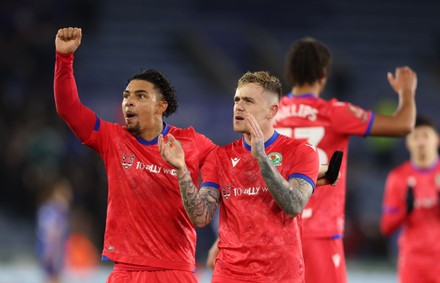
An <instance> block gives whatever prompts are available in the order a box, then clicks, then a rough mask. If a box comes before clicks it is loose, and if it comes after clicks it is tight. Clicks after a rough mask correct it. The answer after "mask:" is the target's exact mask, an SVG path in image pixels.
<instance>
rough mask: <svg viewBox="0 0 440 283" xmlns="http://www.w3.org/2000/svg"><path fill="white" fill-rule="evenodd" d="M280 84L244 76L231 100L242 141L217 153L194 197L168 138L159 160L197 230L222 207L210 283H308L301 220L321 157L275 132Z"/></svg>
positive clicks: (262, 75)
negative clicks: (168, 168)
mask: <svg viewBox="0 0 440 283" xmlns="http://www.w3.org/2000/svg"><path fill="white" fill-rule="evenodd" d="M281 95H282V92H281V83H280V82H279V80H278V79H277V78H276V77H273V76H270V75H269V74H268V73H266V72H255V73H250V72H248V73H246V74H244V75H243V76H242V77H241V78H240V80H239V81H238V86H237V89H236V92H235V96H234V117H233V119H234V120H233V128H234V131H236V132H238V133H243V137H242V138H241V139H239V140H237V141H234V142H232V143H230V144H228V145H226V146H222V147H219V148H217V149H216V150H214V151H213V152H212V153H211V154H210V155H209V156H208V158H207V160H206V162H205V164H204V166H203V169H202V178H203V183H202V185H201V189H200V190H197V188H196V187H195V186H194V184H193V181H192V178H191V177H190V172H191V170H190V169H189V168H188V167H187V165H186V164H185V159H184V157H185V154H186V153H187V152H186V151H184V150H182V148H181V147H180V145H179V143H178V142H177V141H176V139H174V137H172V136H171V135H169V141H168V143H167V144H165V143H164V141H163V138H162V137H160V138H159V147H160V149H161V153H162V156H163V157H164V159H165V160H167V161H168V162H169V163H170V164H172V165H173V166H174V167H175V168H176V170H177V176H178V178H179V185H180V190H181V193H182V199H183V202H184V204H185V208H186V211H187V212H188V214H189V216H190V218H191V220H192V221H193V223H194V224H195V225H196V226H197V227H203V226H205V225H207V224H208V223H209V222H210V221H211V219H212V217H213V215H214V213H215V211H216V209H217V206H218V204H219V203H220V226H219V244H218V247H219V249H220V251H219V254H218V256H217V260H216V264H215V269H214V274H213V277H212V282H217V283H220V282H225V283H226V282H228V283H230V282H235V283H238V282H304V261H303V256H302V248H301V218H300V217H297V216H298V215H299V214H300V213H301V211H302V210H303V208H304V206H305V204H306V203H307V201H308V199H309V198H310V195H311V194H312V191H313V189H314V187H315V184H316V180H317V176H318V170H319V163H318V161H319V160H318V154H317V153H316V149H315V148H314V147H313V146H311V145H310V144H309V143H307V142H305V141H298V140H294V139H290V138H287V137H285V136H282V135H279V134H278V133H277V132H276V131H275V130H274V128H273V119H274V117H275V115H276V113H277V111H278V106H279V101H280V97H281Z"/></svg>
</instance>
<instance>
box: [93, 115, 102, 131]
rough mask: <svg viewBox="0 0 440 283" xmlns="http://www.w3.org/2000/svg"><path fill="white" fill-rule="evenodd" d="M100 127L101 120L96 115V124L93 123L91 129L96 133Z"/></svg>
mask: <svg viewBox="0 0 440 283" xmlns="http://www.w3.org/2000/svg"><path fill="white" fill-rule="evenodd" d="M100 126H101V119H100V118H99V117H98V115H96V122H95V126H94V127H93V130H94V131H98V130H99V127H100Z"/></svg>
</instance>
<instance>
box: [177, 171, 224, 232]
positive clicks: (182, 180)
mask: <svg viewBox="0 0 440 283" xmlns="http://www.w3.org/2000/svg"><path fill="white" fill-rule="evenodd" d="M178 180H179V187H180V192H181V195H182V201H183V206H184V207H185V210H186V213H187V214H188V216H189V218H190V219H191V221H192V222H193V223H194V225H195V226H196V227H203V226H205V225H206V224H208V223H209V222H210V221H211V219H212V217H213V216H214V213H215V211H216V210H217V206H218V204H219V201H220V193H219V191H218V190H217V189H216V188H212V187H206V188H205V187H204V188H203V189H201V190H200V191H199V190H197V188H196V186H195V185H194V183H193V181H192V179H191V175H190V173H189V172H188V171H186V172H185V173H184V174H183V175H182V176H179V178H178Z"/></svg>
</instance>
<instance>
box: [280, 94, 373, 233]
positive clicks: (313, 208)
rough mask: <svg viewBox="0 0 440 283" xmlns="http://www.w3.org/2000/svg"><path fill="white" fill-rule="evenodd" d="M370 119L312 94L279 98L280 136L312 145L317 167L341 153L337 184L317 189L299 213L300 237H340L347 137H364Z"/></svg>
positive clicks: (349, 106) (343, 104)
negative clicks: (301, 231)
mask: <svg viewBox="0 0 440 283" xmlns="http://www.w3.org/2000/svg"><path fill="white" fill-rule="evenodd" d="M373 120H374V113H372V112H371V111H365V110H364V109H362V108H360V107H357V106H355V105H352V104H350V103H347V102H341V101H338V100H336V99H331V100H324V99H321V98H319V97H316V96H314V95H313V94H304V95H299V96H293V95H292V94H289V95H287V96H284V97H283V98H282V99H281V102H280V109H279V111H278V113H277V116H276V117H275V128H276V130H277V131H278V132H279V133H280V134H284V135H286V136H289V137H293V138H295V139H307V140H308V141H309V142H310V143H311V144H313V145H314V146H316V148H317V150H318V153H319V159H320V163H321V164H328V161H329V160H330V157H331V156H332V154H333V153H334V152H335V151H336V150H339V151H342V152H343V153H344V156H343V160H342V165H341V169H340V172H341V175H340V179H339V181H338V183H337V185H336V186H334V187H333V186H320V187H318V188H317V189H316V190H315V192H314V194H313V195H312V197H311V198H310V200H309V202H308V203H307V206H306V208H305V209H304V211H303V214H302V217H303V225H304V233H303V234H304V237H307V238H321V237H330V238H339V237H342V235H343V232H344V217H345V214H344V206H345V191H346V172H347V150H348V143H349V138H350V136H351V135H358V136H366V135H368V134H369V131H370V129H371V126H372V124H373Z"/></svg>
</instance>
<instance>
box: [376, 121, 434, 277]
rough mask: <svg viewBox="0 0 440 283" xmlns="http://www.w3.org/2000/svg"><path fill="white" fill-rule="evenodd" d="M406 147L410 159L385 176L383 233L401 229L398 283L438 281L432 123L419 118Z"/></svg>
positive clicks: (388, 233)
mask: <svg viewBox="0 0 440 283" xmlns="http://www.w3.org/2000/svg"><path fill="white" fill-rule="evenodd" d="M406 147H407V149H408V151H409V153H410V160H408V161H406V162H405V163H403V164H401V165H400V166H398V167H396V168H395V169H393V170H392V171H391V172H390V173H389V175H388V177H387V181H386V186H385V193H384V200H383V214H382V219H381V225H380V226H381V231H382V233H383V234H384V235H385V236H390V235H391V234H392V233H394V232H396V231H397V230H398V229H399V228H402V230H401V231H400V235H399V241H398V246H399V249H398V274H399V282H402V283H428V282H432V283H434V282H440V277H439V276H440V265H439V264H438V263H439V262H440V241H439V239H440V195H439V194H440V161H439V154H438V148H439V132H438V128H437V127H436V125H435V124H434V122H433V121H432V120H430V119H428V118H424V117H418V118H417V120H416V126H415V128H414V130H413V131H412V132H411V133H410V134H409V135H408V136H407V137H406Z"/></svg>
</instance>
